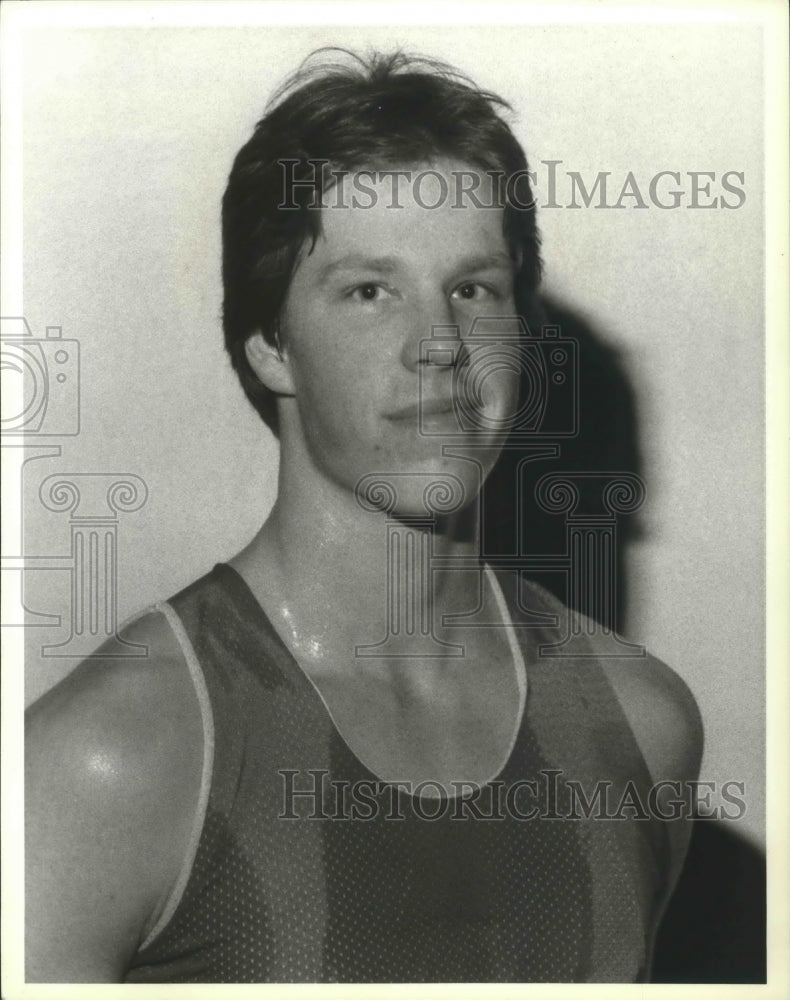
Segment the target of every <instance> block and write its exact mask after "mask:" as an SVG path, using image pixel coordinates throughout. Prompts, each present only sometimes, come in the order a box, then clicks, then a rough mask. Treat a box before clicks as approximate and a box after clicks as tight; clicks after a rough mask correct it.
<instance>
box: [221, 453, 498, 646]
mask: <svg viewBox="0 0 790 1000" xmlns="http://www.w3.org/2000/svg"><path fill="white" fill-rule="evenodd" d="M310 478H311V482H310V483H309V484H306V483H305V481H304V479H305V477H304V476H303V475H301V474H300V475H299V476H296V475H293V474H291V470H290V469H289V468H288V467H287V464H286V465H285V466H281V470H280V483H279V493H278V499H277V501H276V503H275V505H274V507H273V509H272V511H271V514H270V516H269V518H268V519H267V521H266V523H265V524H264V525H263V527H262V529H261V530H260V532H259V533H258V535H257V536H256V537H255V538H254V539H253V541H252V542H251V543H250V545H249V546H248V547H247V548H246V549H245V550H244V551H243V552H242V553H240V555H239V556H238V557H237V558H236V559H235V560H234V564H235V565H236V568H237V569H238V570H239V571H240V572H242V574H243V575H244V577H245V579H246V580H247V582H248V583H249V584H250V586H251V587H252V589H253V591H254V593H255V594H256V596H258V598H259V600H260V602H261V604H262V605H263V606H264V608H265V609H266V611H267V613H268V614H269V615H270V617H272V618H273V619H274V621H275V624H276V625H278V626H279V627H281V628H282V629H284V630H286V631H287V633H288V635H287V638H288V640H289V644H290V645H291V648H292V650H293V651H294V652H295V653H296V654H297V655H298V656H301V657H302V658H303V659H305V660H310V661H315V662H316V664H317V665H318V664H319V662H320V661H321V660H322V659H324V658H326V659H333V660H334V659H336V658H337V655H338V653H339V652H341V651H343V650H346V649H347V651H348V653H349V655H353V654H354V650H355V649H356V648H357V647H359V646H370V645H371V644H375V643H377V642H379V641H381V640H383V639H384V638H385V637H388V636H389V637H390V641H389V645H388V647H387V648H388V649H389V650H390V652H391V653H393V654H395V655H397V651H398V649H400V647H401V646H402V647H403V651H404V652H406V653H408V652H409V651H410V650H412V651H414V650H416V649H417V647H416V646H415V644H414V642H415V640H413V638H412V636H414V635H416V636H418V637H419V635H420V634H421V633H425V632H426V629H427V631H428V633H429V634H430V633H431V632H433V633H435V634H438V632H440V631H441V629H440V623H441V617H442V615H444V614H447V613H462V612H464V611H471V610H473V608H474V607H475V603H476V601H477V598H478V594H479V589H478V588H479V574H478V573H476V572H474V571H470V572H466V573H461V572H457V571H451V570H447V569H438V570H437V569H436V568H435V567H432V566H431V563H432V562H433V560H435V559H436V558H437V557H447V556H453V557H455V558H458V559H461V558H462V559H463V561H464V564H465V565H467V566H471V567H472V570H474V567H476V566H479V559H478V544H479V543H478V532H477V531H476V530H473V529H471V530H470V528H469V525H470V524H471V525H476V520H475V519H476V514H477V504H476V502H475V503H474V504H473V506H472V507H471V508H467V509H465V510H464V511H463V512H461V514H460V515H454V516H453V517H452V518H436V517H434V518H431V517H430V516H429V515H428V514H427V512H426V514H425V516H424V517H421V518H419V517H410V516H408V515H403V514H398V513H397V512H393V513H392V514H387V513H386V512H385V511H380V510H372V511H369V510H365V509H363V508H362V507H361V506H360V503H359V501H358V499H357V498H356V497H355V495H354V493H353V492H352V491H350V490H348V489H346V488H345V487H341V486H339V485H337V484H336V483H333V482H330V481H328V480H327V479H325V478H323V477H318V476H315V477H310ZM430 642H431V640H430V639H429V640H428V643H429V644H430ZM420 648H421V647H420ZM385 655H386V654H385Z"/></svg>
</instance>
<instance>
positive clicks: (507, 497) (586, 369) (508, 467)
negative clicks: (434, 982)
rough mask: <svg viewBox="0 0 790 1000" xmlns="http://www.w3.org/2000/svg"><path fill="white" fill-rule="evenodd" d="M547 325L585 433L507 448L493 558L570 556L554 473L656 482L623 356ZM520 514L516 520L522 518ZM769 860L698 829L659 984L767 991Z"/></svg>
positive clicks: (573, 320)
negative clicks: (554, 442)
mask: <svg viewBox="0 0 790 1000" xmlns="http://www.w3.org/2000/svg"><path fill="white" fill-rule="evenodd" d="M543 305H544V310H545V320H544V322H547V323H549V324H556V325H558V326H559V327H560V331H561V336H562V337H567V338H572V339H573V340H575V341H576V342H577V343H578V373H579V375H578V390H579V391H578V404H579V433H578V434H577V435H576V436H575V437H572V438H568V439H565V440H563V442H562V445H561V449H560V455H559V457H556V458H551V459H546V458H540V459H536V460H534V461H530V462H528V463H527V464H526V465H525V466H523V473H522V474H523V477H524V478H523V481H522V482H521V484H519V486H518V487H517V489H518V492H517V494H516V495H517V501H518V502H517V505H516V508H517V509H516V510H514V507H513V499H512V498H513V496H514V483H516V473H517V468H518V464H519V462H520V461H523V459H524V457H525V450H524V449H518V448H514V449H513V450H505V451H504V452H503V454H502V457H501V459H500V461H499V462H498V464H497V466H496V468H495V469H494V471H493V472H492V474H491V476H490V477H489V480H488V482H487V484H486V487H485V495H484V511H485V513H484V522H483V551H484V552H485V554H486V555H505V554H507V555H510V554H514V553H516V554H518V555H525V556H526V555H532V556H534V555H556V554H561V553H564V552H565V549H566V527H565V517H564V515H562V514H560V515H557V514H548V513H546V512H545V511H543V510H542V509H541V508H540V507H539V505H538V504H537V502H536V501H535V494H534V490H535V484H536V483H537V482H538V480H539V479H540V477H541V476H543V475H545V474H546V473H547V472H563V473H564V472H570V473H600V474H603V473H629V474H631V475H636V476H640V477H641V478H642V479H643V480H648V486H649V470H645V469H644V467H643V460H642V456H641V452H640V448H639V425H638V403H637V400H636V398H635V395H634V391H633V387H632V385H631V383H630V380H629V378H628V374H627V371H626V367H625V365H624V363H623V360H622V358H621V357H620V355H619V354H618V352H617V351H616V350H614V349H613V348H612V347H611V346H609V345H608V344H607V343H606V342H605V339H604V338H602V337H601V336H600V335H599V334H598V333H597V332H596V331H595V330H594V329H592V327H590V325H589V324H588V323H587V322H586V321H585V320H583V319H581V318H580V317H579V316H577V315H575V314H574V313H573V312H571V311H570V310H569V309H567V308H566V307H564V306H562V305H560V304H559V303H557V302H554V301H552V300H551V299H548V298H544V300H543ZM577 482H578V483H579V485H580V500H579V504H578V512H579V513H585V514H587V513H589V514H591V515H596V514H598V513H600V480H599V481H597V482H596V480H595V479H593V478H590V479H589V480H588V481H587V485H585V479H584V477H581V478H580V479H578V480H577ZM514 514H516V516H515V517H514ZM641 530H642V529H641V525H640V522H639V512H638V510H637V511H635V512H634V513H633V514H630V515H621V516H619V517H618V520H617V535H616V539H617V549H616V559H615V579H616V582H617V589H616V594H615V600H614V602H613V606H612V608H611V615H612V621H611V624H612V625H613V626H614V627H615V628H616V629H617V630H618V631H620V632H623V633H625V632H627V628H626V620H627V619H626V615H627V594H628V581H627V580H626V574H625V567H626V559H625V555H626V552H627V549H628V546H629V544H630V543H632V542H633V541H634V539H636V538H638V537H639V533H640V531H641ZM530 576H532V577H533V578H534V579H536V580H537V581H538V582H539V583H541V584H542V585H543V586H544V587H546V588H547V589H548V590H551V591H552V592H553V593H555V594H556V595H557V596H558V597H559V598H560V599H561V600H563V601H565V602H566V603H568V604H571V605H574V603H575V605H576V609H577V610H579V611H581V612H584V613H587V614H589V613H590V611H591V608H590V607H585V606H583V604H580V603H579V599H578V595H575V597H574V595H573V594H569V593H568V587H567V580H566V576H565V573H564V572H562V571H558V570H546V571H540V572H534V573H533V572H530ZM765 921H766V913H765V859H764V856H763V854H762V853H761V852H760V851H759V850H757V849H756V848H754V847H753V846H752V845H751V844H750V843H749V842H748V841H746V840H744V839H743V838H742V837H740V836H738V834H736V833H734V832H733V831H732V828H731V826H725V825H724V824H722V823H716V822H713V821H708V820H706V821H698V822H697V823H696V824H695V829H694V834H693V836H692V840H691V846H690V849H689V854H688V858H687V861H686V865H685V867H684V870H683V872H682V874H681V877H680V880H679V882H678V885H677V888H676V890H675V893H674V896H673V898H672V900H671V901H670V904H669V907H668V909H667V912H666V914H665V917H664V920H663V922H662V925H661V929H660V932H659V936H658V940H657V944H656V951H655V956H654V963H653V982H662V983H762V982H765V975H766V955H765V943H766V934H765Z"/></svg>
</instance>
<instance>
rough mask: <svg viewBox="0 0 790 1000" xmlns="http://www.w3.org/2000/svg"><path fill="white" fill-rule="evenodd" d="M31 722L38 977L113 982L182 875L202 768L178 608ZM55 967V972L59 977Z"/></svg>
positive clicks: (141, 628)
mask: <svg viewBox="0 0 790 1000" xmlns="http://www.w3.org/2000/svg"><path fill="white" fill-rule="evenodd" d="M123 634H124V636H125V637H126V638H127V639H128V640H129V641H131V642H135V643H142V644H144V645H146V646H147V647H148V655H147V656H145V657H134V658H128V659H112V658H109V657H108V658H102V656H101V649H99V650H98V651H97V653H96V654H95V655H94V656H93V657H91V658H89V659H87V660H85V661H84V662H83V663H82V664H80V666H79V667H77V669H76V670H74V671H73V672H72V673H71V674H70V675H69V676H68V677H66V678H65V679H64V680H63V681H61V682H60V683H59V684H57V685H56V686H55V687H54V688H53V689H52V690H51V691H49V692H47V693H46V694H45V695H44V696H43V697H42V698H40V699H39V700H38V701H37V702H36V703H35V704H34V705H32V706H31V708H30V709H29V710H28V713H27V720H26V723H27V724H26V729H27V732H26V760H25V774H26V814H27V815H26V824H27V911H28V928H27V937H28V955H27V962H28V977H29V978H33V979H37V980H38V981H47V980H49V981H52V978H54V980H55V981H73V982H78V981H81V982H86V981H91V980H95V981H112V980H114V979H117V978H118V977H119V976H120V975H121V974H122V971H123V967H124V963H125V961H126V960H128V958H129V957H130V955H131V954H133V952H134V950H135V949H136V948H137V947H138V945H139V943H140V939H141V937H142V936H143V935H144V934H145V932H146V930H147V929H149V928H150V926H151V924H152V922H153V921H154V920H155V919H156V917H157V915H158V913H159V912H160V911H161V908H162V907H163V905H164V901H165V899H166V897H167V895H168V893H169V890H170V889H171V887H172V885H173V884H174V882H175V880H176V879H177V877H178V873H179V871H180V869H181V866H182V863H183V859H184V857H185V854H186V849H187V845H188V843H189V837H190V834H191V830H192V825H193V822H194V817H195V813H196V808H197V802H198V798H199V793H200V784H201V777H202V749H203V724H202V716H201V710H200V705H199V702H198V699H197V695H196V693H195V690H194V685H193V683H192V679H191V677H190V674H189V670H188V668H187V665H186V663H185V661H184V657H183V654H182V653H181V651H180V648H179V646H178V643H177V641H176V639H175V637H174V636H173V634H172V631H171V629H170V626H169V624H168V622H167V620H166V619H165V617H164V616H163V615H162V614H160V613H154V612H151V613H147V614H145V615H143V616H142V617H140V618H139V619H137V620H136V621H135V622H134V623H132V624H131V625H129V626H128V627H127V628H126V629H124V633H123ZM51 977H52V978H51Z"/></svg>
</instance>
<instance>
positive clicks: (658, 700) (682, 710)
mask: <svg viewBox="0 0 790 1000" xmlns="http://www.w3.org/2000/svg"><path fill="white" fill-rule="evenodd" d="M606 673H607V676H608V677H609V680H610V682H611V684H612V686H613V687H614V690H615V693H616V694H617V697H618V700H619V701H620V704H621V706H622V708H623V711H624V713H625V715H626V718H627V719H628V721H629V723H630V724H631V728H632V730H633V732H634V736H635V738H636V741H637V743H638V745H639V748H640V750H641V751H642V756H643V757H644V759H645V763H646V764H647V768H648V771H649V772H650V777H651V779H652V781H653V784H654V786H655V785H658V784H659V783H660V782H673V783H677V784H679V785H680V786H681V793H680V796H678V795H677V785H675V787H673V786H671V785H667V786H666V787H664V788H662V789H661V790H660V792H659V794H658V805H659V808H661V809H662V811H663V812H664V814H665V815H672V814H673V810H672V808H671V806H670V805H669V803H670V802H672V801H673V800H675V801H677V799H678V798H681V799H682V800H683V801H684V803H685V804H686V805H685V807H684V815H683V816H682V817H681V818H678V819H676V820H669V821H668V822H667V832H668V835H669V842H670V847H671V849H672V866H671V870H670V877H669V886H668V893H667V895H668V894H669V891H670V890H671V888H672V887H674V885H675V882H676V880H677V877H678V875H679V874H680V870H681V868H682V867H683V861H684V859H685V855H686V850H687V848H688V840H689V836H690V834H691V822H690V819H691V817H690V815H689V813H690V806H691V805H692V804H693V795H692V794H691V787H690V786H689V782H693V781H696V779H697V778H698V776H699V769H700V763H701V760H702V750H703V729H702V718H701V716H700V712H699V708H698V707H697V703H696V701H695V699H694V696H693V695H692V693H691V691H690V690H689V688H688V686H687V685H686V684H685V682H684V681H683V680H682V679H681V678H680V677H679V676H678V675H677V674H676V673H675V671H674V670H672V669H671V668H670V667H668V666H667V665H666V664H665V663H662V662H661V661H660V660H657V659H655V658H654V657H651V656H648V657H646V658H633V659H632V658H624V659H620V660H615V659H609V660H607V661H606Z"/></svg>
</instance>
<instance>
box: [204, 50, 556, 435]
mask: <svg viewBox="0 0 790 1000" xmlns="http://www.w3.org/2000/svg"><path fill="white" fill-rule="evenodd" d="M330 52H331V53H335V54H337V53H341V54H342V56H343V58H344V61H343V62H338V61H332V62H327V61H324V62H323V63H320V64H319V65H315V62H314V61H315V57H316V56H322V57H324V58H325V57H326V55H327V54H328V53H330ZM509 108H510V105H509V104H508V103H507V102H506V101H504V100H503V99H502V98H501V97H498V96H497V95H496V94H493V93H490V92H488V91H483V90H480V89H479V88H478V87H477V86H476V85H475V84H474V83H473V81H471V80H470V79H469V78H468V77H466V76H463V75H462V74H460V73H459V72H457V71H456V70H454V69H453V68H452V67H450V66H448V65H446V64H445V63H441V62H438V61H436V60H432V59H425V58H422V57H412V56H408V55H406V54H404V53H403V52H401V51H397V52H394V53H391V54H388V55H383V54H380V53H374V54H371V55H368V56H366V57H363V56H359V55H356V54H354V53H350V52H347V51H346V50H342V49H319V50H318V51H317V52H315V53H313V54H312V55H311V56H310V57H308V59H307V60H306V61H305V63H303V64H302V67H301V68H300V69H299V70H297V72H296V73H295V74H294V75H293V76H292V77H290V78H289V79H288V80H287V81H286V83H285V84H284V85H283V86H282V87H281V88H280V90H278V91H277V93H276V94H275V95H274V97H273V98H272V101H271V102H270V104H269V106H268V108H267V110H266V114H265V116H264V117H263V118H262V119H261V120H260V121H259V122H258V124H257V125H256V127H255V131H254V132H253V135H252V137H251V138H250V139H249V141H248V142H247V143H246V144H245V145H244V146H243V147H242V148H241V149H240V150H239V153H238V155H237V156H236V159H235V161H234V163H233V168H232V170H231V172H230V177H229V179H228V186H227V189H226V191H225V195H224V198H223V201H222V242H223V257H222V279H223V287H224V301H223V317H222V319H223V330H224V334H225V347H226V349H227V351H228V353H229V354H230V358H231V361H232V364H233V367H234V369H235V370H236V373H237V374H238V376H239V379H240V381H241V384H242V386H243V388H244V392H245V393H246V395H247V398H248V399H249V400H250V402H251V403H252V404H253V406H254V407H255V409H256V410H257V411H258V413H259V414H260V415H261V417H262V418H263V419H264V420H265V421H266V423H267V424H269V426H270V427H271V428H272V430H273V431H274V432H275V433H277V409H276V405H275V397H274V395H273V394H272V393H271V392H270V391H269V390H268V389H267V388H266V387H265V386H264V385H263V384H262V383H261V382H260V380H259V379H258V377H257V376H256V374H255V372H254V371H253V370H252V368H251V366H250V363H249V361H248V359H247V355H246V351H245V344H246V341H247V340H248V338H249V337H250V336H251V335H252V334H253V333H255V332H257V331H261V333H262V334H263V336H264V337H265V338H266V339H267V340H268V341H269V342H270V343H274V342H275V341H274V338H275V333H276V330H277V323H278V316H279V313H280V310H281V309H282V306H283V303H284V301H285V297H286V295H287V292H288V287H289V284H290V281H291V277H292V274H293V270H294V266H295V264H296V260H297V256H298V254H299V251H300V249H301V248H302V246H303V245H304V243H305V240H307V239H308V238H310V239H312V242H313V244H314V243H315V240H316V238H317V236H318V235H319V233H320V231H321V230H320V225H321V222H320V216H321V213H320V212H319V211H314V210H313V211H311V210H310V209H309V206H310V205H311V204H312V205H315V204H320V203H321V196H322V195H323V193H324V191H323V190H322V184H324V183H325V179H324V177H323V176H322V171H320V170H316V169H315V161H316V160H323V161H328V162H329V163H331V166H332V170H340V171H352V170H357V169H360V168H368V169H370V168H374V167H376V168H379V167H385V166H387V167H392V166H396V165H400V166H402V165H404V164H416V163H426V162H430V161H433V160H435V159H437V158H438V157H442V158H445V159H453V160H457V161H459V162H463V163H467V164H469V165H470V166H474V167H477V168H479V169H482V170H484V171H487V172H497V173H499V174H500V175H504V176H505V177H512V176H514V175H516V174H518V175H519V176H520V179H519V195H518V205H519V206H520V207H516V206H515V205H514V204H513V203H512V200H511V198H510V197H508V196H507V195H506V196H505V198H504V199H503V201H502V202H501V203H502V204H504V208H505V223H504V231H505V236H506V238H507V240H508V243H509V245H510V248H511V253H512V254H513V256H514V259H518V260H519V262H520V263H519V267H518V270H517V273H516V275H515V294H516V306H517V309H518V311H519V313H520V314H522V315H524V316H526V315H528V314H530V312H531V303H532V301H533V300H534V298H535V292H536V290H537V287H538V285H539V283H540V274H541V261H540V242H539V235H538V231H537V225H536V219H535V211H534V207H532V208H529V209H525V208H524V206H527V205H530V204H531V202H532V197H531V192H530V188H529V180H528V178H527V175H526V171H527V160H526V156H525V155H524V151H523V150H522V148H521V146H520V145H519V143H518V141H517V140H516V138H515V136H514V135H513V132H512V131H511V129H510V127H509V125H508V124H507V123H506V122H505V121H504V120H503V118H501V117H500V114H499V112H500V111H502V110H503V109H509ZM283 161H292V162H291V165H290V166H289V168H288V169H289V171H293V172H292V173H290V176H291V177H292V178H293V179H294V180H299V179H309V180H313V181H314V182H315V184H314V188H313V190H310V189H309V188H308V187H307V186H306V185H305V186H298V187H295V188H294V190H293V192H292V194H293V199H294V202H295V203H296V204H297V205H298V208H296V209H291V210H286V209H283V208H279V207H278V206H280V205H282V204H283V197H284V182H283V178H284V170H283V166H282V163H283ZM293 161H297V163H296V164H293ZM327 186H329V185H327ZM525 194H526V197H524V195H525ZM289 195H290V192H289ZM316 198H317V199H318V200H317V201H316V200H315V199H316Z"/></svg>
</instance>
